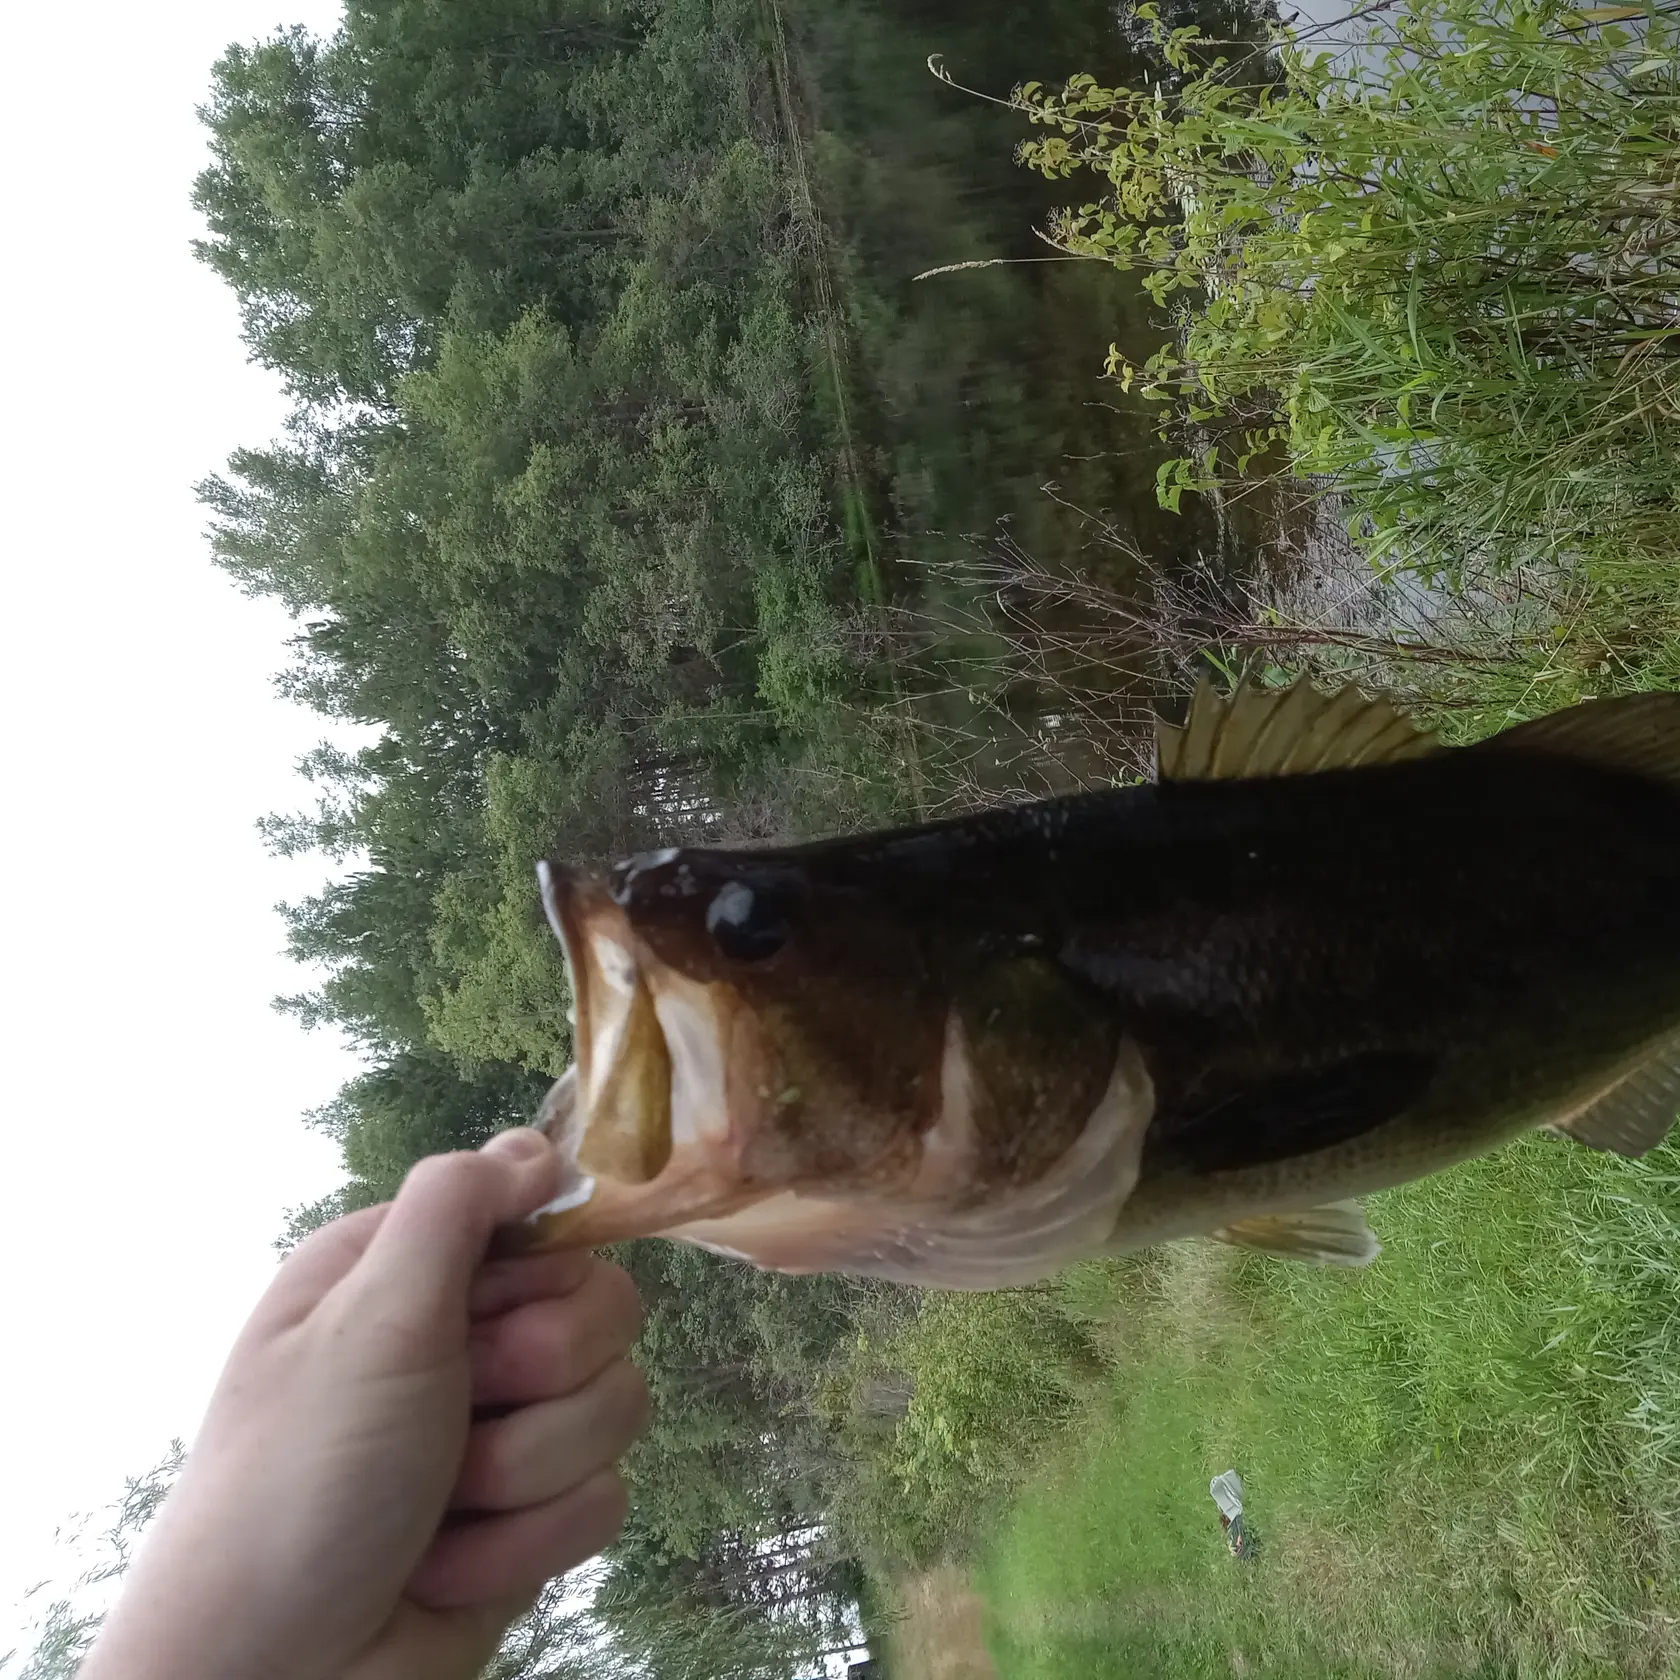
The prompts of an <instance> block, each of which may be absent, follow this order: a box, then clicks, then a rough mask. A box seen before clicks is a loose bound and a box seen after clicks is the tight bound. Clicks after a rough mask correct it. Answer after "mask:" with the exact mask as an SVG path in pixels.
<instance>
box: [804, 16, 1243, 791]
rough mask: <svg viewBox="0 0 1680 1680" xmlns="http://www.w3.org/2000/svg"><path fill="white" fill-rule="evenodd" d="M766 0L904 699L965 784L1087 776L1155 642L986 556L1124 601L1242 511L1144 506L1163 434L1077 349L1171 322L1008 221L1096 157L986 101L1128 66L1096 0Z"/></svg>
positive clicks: (849, 443)
mask: <svg viewBox="0 0 1680 1680" xmlns="http://www.w3.org/2000/svg"><path fill="white" fill-rule="evenodd" d="M784 7H785V8H786V9H785V10H784V12H783V17H784V19H785V29H786V39H787V42H788V60H789V65H790V72H791V74H790V95H789V97H790V103H792V104H793V105H794V106H796V107H797V109H796V111H795V113H794V117H795V120H796V121H797V124H798V127H799V129H800V131H801V134H802V138H803V146H804V155H805V168H806V173H807V176H808V179H809V182H810V189H811V193H812V197H813V199H814V201H815V206H816V210H817V212H818V215H819V218H820V223H821V227H822V243H823V246H824V266H825V268H826V272H827V279H826V281H825V282H823V284H824V286H825V287H826V290H827V295H826V296H825V297H819V298H817V299H814V300H813V304H814V306H816V307H819V308H820V307H822V306H824V305H828V306H830V307H831V308H832V311H833V317H834V320H835V329H834V334H833V338H834V342H833V343H832V344H831V345H829V346H828V359H829V360H830V363H831V366H830V369H829V373H830V378H829V380H828V381H827V384H828V386H829V397H828V401H829V402H830V403H831V404H832V407H833V410H834V412H833V413H832V414H831V415H830V416H829V418H830V421H831V423H832V424H833V426H834V429H835V431H836V433H837V437H838V442H839V454H840V456H841V458H842V466H841V480H842V481H841V483H840V484H839V485H838V487H837V489H838V499H839V500H840V502H841V505H842V506H843V507H844V508H845V510H846V519H847V533H848V542H849V546H850V549H851V552H852V556H853V559H854V562H855V564H856V565H857V567H858V574H859V580H860V583H861V584H862V586H863V588H864V589H865V591H866V592H869V591H878V592H879V593H880V594H881V595H882V596H884V597H885V598H886V600H887V601H888V602H889V603H890V605H891V607H892V608H893V609H895V610H894V612H892V613H890V614H888V615H887V616H888V622H889V624H890V625H891V626H893V627H895V628H896V629H897V630H898V632H899V640H898V643H897V644H896V645H897V646H898V647H899V648H900V650H901V651H902V650H904V649H910V650H911V657H909V658H908V659H907V660H905V661H904V662H903V666H904V668H909V669H911V672H912V674H911V675H910V677H909V679H908V680H909V682H910V684H911V686H912V687H913V688H914V690H915V693H916V697H917V699H916V703H917V707H918V712H919V715H920V717H921V719H922V721H923V722H924V724H925V725H926V726H927V728H928V730H929V731H931V737H930V738H933V739H937V740H949V741H956V742H960V743H962V747H961V754H960V756H961V758H962V761H963V769H962V772H961V776H960V777H959V779H960V780H966V781H967V782H968V783H970V784H972V787H973V790H974V791H976V792H979V793H986V792H995V791H999V790H1002V789H1004V788H1016V787H1021V786H1028V787H1034V788H1036V789H1039V790H1043V789H1048V788H1056V787H1065V786H1072V785H1081V784H1086V783H1089V782H1091V781H1093V780H1106V779H1111V778H1112V775H1113V774H1114V772H1115V770H1116V768H1117V765H1118V764H1119V763H1120V762H1121V761H1123V760H1124V758H1125V748H1124V740H1123V738H1124V737H1125V736H1126V735H1127V734H1128V732H1129V733H1130V735H1131V737H1132V738H1133V739H1134V740H1135V739H1136V738H1138V737H1139V736H1140V733H1141V724H1142V719H1143V718H1144V716H1145V714H1146V711H1147V708H1148V705H1149V703H1150V701H1151V700H1152V699H1153V698H1154V696H1155V693H1156V691H1157V690H1158V688H1159V678H1160V671H1159V668H1158V665H1159V662H1158V661H1155V662H1153V663H1152V661H1151V659H1150V657H1149V656H1148V651H1147V650H1146V649H1143V648H1141V647H1140V645H1139V639H1138V637H1137V636H1136V635H1135V634H1127V633H1126V632H1125V631H1124V629H1123V626H1122V625H1121V624H1120V623H1119V622H1118V621H1117V620H1116V618H1115V617H1114V616H1113V615H1112V614H1111V613H1109V612H1108V611H1107V609H1106V607H1105V608H1103V609H1102V610H1098V611H1096V612H1093V610H1092V601H1093V595H1092V592H1091V591H1090V590H1084V591H1080V592H1077V593H1078V595H1079V598H1078V599H1070V598H1063V599H1060V600H1047V599H1046V598H1045V593H1044V591H1043V589H1042V588H1041V587H1034V586H1032V585H1031V584H1030V583H1029V584H1028V585H1027V586H1025V587H1023V585H1022V583H1021V582H1020V580H1019V577H1018V576H1012V575H1011V574H1020V573H1023V572H1024V573H1025V574H1026V576H1027V577H1028V578H1029V579H1031V578H1034V577H1043V578H1052V579H1054V578H1061V579H1070V580H1083V581H1084V582H1085V583H1086V584H1089V585H1094V586H1095V587H1096V590H1097V591H1098V592H1101V593H1102V594H1103V595H1105V596H1109V595H1111V596H1113V597H1114V598H1115V599H1116V600H1117V601H1118V602H1120V603H1122V604H1123V603H1127V602H1130V603H1133V604H1135V605H1137V606H1139V607H1140V608H1142V609H1143V610H1144V611H1145V612H1146V613H1147V611H1148V610H1149V602H1150V600H1151V599H1152V597H1153V594H1154V591H1155V586H1156V580H1157V579H1158V578H1159V577H1162V576H1166V577H1173V576H1181V575H1183V574H1184V573H1185V572H1186V571H1187V570H1189V569H1192V568H1197V567H1202V568H1206V569H1207V570H1208V571H1209V572H1210V573H1214V574H1219V575H1224V574H1226V573H1229V572H1230V571H1231V570H1232V569H1233V568H1236V567H1240V566H1241V564H1242V562H1243V553H1244V542H1245V538H1244V534H1243V532H1242V531H1240V530H1233V528H1232V526H1231V522H1230V521H1229V520H1228V519H1227V518H1224V517H1222V514H1221V511H1220V509H1219V508H1218V507H1217V506H1214V505H1210V503H1209V502H1207V501H1205V500H1201V499H1198V498H1193V497H1192V498H1186V500H1185V503H1184V511H1183V512H1182V513H1180V514H1173V513H1171V512H1168V511H1167V510H1165V509H1163V508H1162V507H1161V506H1160V505H1159V503H1158V501H1157V499H1156V494H1155V482H1156V470H1157V468H1158V466H1159V464H1160V463H1161V461H1162V460H1164V459H1165V458H1167V457H1168V456H1170V455H1172V454H1176V453H1177V452H1178V451H1177V450H1175V449H1173V448H1170V447H1169V446H1168V445H1166V444H1163V443H1162V442H1160V441H1159V440H1158V439H1157V437H1156V435H1155V425H1156V420H1155V414H1154V412H1153V410H1152V408H1151V406H1150V405H1148V404H1145V403H1143V402H1141V401H1139V400H1137V399H1135V398H1132V397H1129V396H1127V395H1126V394H1125V393H1124V392H1122V391H1121V390H1120V388H1119V386H1118V384H1117V383H1116V382H1114V381H1113V380H1110V379H1106V378H1105V377H1104V376H1103V367H1104V363H1105V360H1106V358H1107V356H1108V353H1109V350H1110V347H1111V346H1112V345H1116V344H1117V345H1119V346H1120V347H1121V348H1122V349H1123V350H1124V351H1125V353H1126V354H1127V356H1128V357H1129V358H1130V359H1132V360H1134V361H1142V360H1143V359H1144V358H1145V357H1147V356H1148V355H1149V353H1150V352H1151V351H1152V350H1154V349H1155V348H1157V347H1158V346H1159V345H1161V344H1162V343H1164V342H1166V341H1167V340H1168V338H1169V337H1170V336H1171V323H1170V321H1169V320H1168V319H1167V318H1166V317H1165V315H1164V312H1163V311H1161V310H1160V309H1159V308H1158V307H1157V306H1156V305H1155V304H1154V303H1153V302H1152V301H1151V300H1150V299H1149V297H1148V296H1147V294H1146V293H1144V291H1143V290H1142V288H1141V286H1140V285H1139V284H1138V276H1137V275H1135V274H1127V273H1122V272H1120V271H1119V270H1117V269H1115V268H1113V267H1111V266H1110V265H1108V264H1106V263H1100V262H1085V261H1070V260H1065V259H1061V260H1055V259H1056V258H1057V253H1055V252H1054V251H1053V250H1052V249H1051V248H1050V247H1049V246H1048V245H1047V244H1046V243H1045V242H1044V241H1043V240H1042V239H1040V238H1039V237H1037V235H1036V233H1035V229H1037V228H1042V227H1044V226H1045V225H1046V224H1047V222H1048V220H1049V218H1050V215H1051V213H1052V211H1053V210H1054V208H1055V207H1056V206H1057V205H1059V204H1074V205H1077V204H1079V203H1082V202H1085V201H1088V200H1089V199H1090V198H1092V197H1094V196H1095V195H1096V190H1097V185H1098V183H1097V182H1095V181H1094V179H1093V178H1091V177H1089V176H1082V177H1076V178H1075V179H1074V180H1072V181H1070V182H1049V181H1046V180H1045V179H1044V178H1043V177H1042V176H1039V175H1037V174H1034V173H1032V172H1031V171H1029V170H1027V169H1025V168H1024V167H1022V166H1021V165H1019V164H1018V163H1016V162H1015V161H1014V153H1015V150H1016V148H1017V146H1018V145H1019V144H1020V143H1021V141H1023V140H1024V139H1028V138H1031V137H1032V136H1033V135H1034V133H1035V132H1037V131H1035V130H1034V129H1033V128H1032V127H1031V125H1029V124H1028V123H1027V122H1026V120H1025V119H1024V118H1023V117H1022V116H1020V114H1019V113H1017V112H1014V111H1012V110H1009V109H1007V108H1006V107H1005V106H1003V105H1000V104H998V103H995V102H993V101H996V100H1000V99H1006V98H1007V96H1008V94H1009V92H1010V89H1011V88H1012V87H1013V86H1014V85H1015V84H1017V83H1019V82H1022V81H1026V80H1029V79H1030V80H1037V81H1040V82H1043V83H1046V84H1048V85H1057V84H1059V83H1061V82H1062V81H1065V80H1066V79H1067V77H1069V76H1070V75H1072V74H1074V73H1076V72H1079V71H1086V72H1089V73H1090V74H1092V75H1094V76H1096V77H1097V79H1098V80H1099V81H1101V82H1104V83H1107V84H1110V85H1112V84H1115V83H1127V82H1130V83H1136V82H1137V81H1138V80H1139V79H1140V76H1141V72H1142V71H1143V69H1144V68H1145V66H1144V65H1143V64H1142V63H1141V62H1140V60H1139V58H1138V56H1137V52H1136V51H1135V49H1134V47H1133V45H1132V44H1131V43H1130V42H1129V41H1128V40H1127V38H1126V36H1125V35H1124V34H1123V33H1122V30H1121V28H1120V25H1119V22H1118V16H1117V13H1116V10H1115V8H1114V6H1113V4H1112V0H1059V3H1056V0H1052V3H1050V4H1039V5H1023V4H1019V3H1017V0H966V3H963V0H957V3H954V0H919V3H918V0H911V3H905V0H892V3H882V4H877V3H875V0H784ZM1212 26H1213V27H1214V28H1215V29H1218V28H1220V27H1221V25H1220V23H1219V22H1217V21H1215V22H1213V24H1212ZM1204 27H1206V25H1204ZM1223 27H1224V28H1225V29H1229V28H1230V27H1231V24H1230V23H1229V21H1226V22H1224V24H1223ZM931 54H938V55H939V56H940V59H941V61H942V63H943V65H944V66H945V68H946V70H947V72H948V74H949V76H950V77H951V79H952V80H953V81H954V82H956V83H958V84H961V86H951V85H947V84H946V83H945V82H942V81H940V80H939V79H937V78H936V77H935V76H934V75H933V74H931V73H930V72H929V69H928V67H927V60H928V58H929V56H930V55H931ZM965 89H967V90H972V91H964V90H965ZM982 96H986V97H982ZM1047 258H1048V259H1053V260H1048V261H1047V260H1045V259H1047ZM995 259H1004V260H1003V261H1002V262H1001V263H998V262H995ZM981 262H992V263H993V264H994V265H993V266H986V267H974V268H965V269H959V270H955V271H952V272H944V273H937V274H931V275H930V274H928V271H929V270H935V269H947V270H949V269H950V268H951V265H953V264H958V263H981ZM918 276H925V277H924V278H918ZM824 383H825V381H824V380H823V379H822V378H821V377H819V379H818V384H819V386H821V385H823V384H824ZM1117 736H1118V737H1120V738H1122V739H1121V744H1120V750H1119V752H1118V755H1117V753H1116V737H1117Z"/></svg>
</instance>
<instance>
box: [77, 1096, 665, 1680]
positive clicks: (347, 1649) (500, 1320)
mask: <svg viewBox="0 0 1680 1680" xmlns="http://www.w3.org/2000/svg"><path fill="white" fill-rule="evenodd" d="M559 1172H560V1166H559V1161H558V1157H557V1156H556V1154H555V1151H554V1149H553V1147H552V1146H551V1145H550V1144H549V1143H548V1142H547V1140H546V1139H544V1138H542V1137H541V1136H540V1135H539V1134H537V1133H535V1132H532V1131H527V1130H523V1129H521V1130H519V1131H514V1132H505V1133H502V1134H501V1135H499V1136H498V1137H496V1138H494V1139H493V1140H492V1141H491V1142H490V1143H488V1144H486V1145H485V1147H484V1148H483V1149H482V1150H480V1151H478V1152H477V1153H476V1154H470V1153H460V1154H452V1155H439V1156H433V1157H431V1158H430V1159H428V1160H425V1161H422V1162H420V1164H419V1165H418V1166H416V1167H415V1168H414V1170H413V1171H412V1172H411V1173H410V1174H409V1175H408V1178H407V1180H406V1181H405V1182H404V1184H403V1186H402V1189H401V1190H400V1191H399V1192H398V1194H397V1196H396V1199H395V1200H394V1201H392V1202H390V1203H388V1204H386V1205H384V1206H382V1207H377V1208H368V1209H366V1210H365V1211H363V1212H361V1213H355V1214H351V1215H349V1216H347V1217H346V1218H344V1219H340V1220H336V1221H334V1222H333V1223H332V1224H331V1225H327V1226H324V1227H323V1228H322V1229H321V1230H319V1231H317V1232H315V1233H314V1235H312V1236H311V1237H309V1238H308V1239H307V1240H306V1241H305V1242H303V1243H301V1244H300V1245H299V1246H298V1248H297V1249H296V1250H295V1251H294V1252H293V1253H292V1254H291V1255H290V1256H289V1257H288V1258H287V1260H286V1261H285V1262H284V1264H283V1265H282V1266H281V1267H280V1270H279V1272H278V1274H277V1275H276V1277H275V1279H274V1282H273V1284H272V1285H271V1286H270V1288H269V1289H268V1291H267V1293H266V1294H265V1295H264V1296H263V1298H262V1300H261V1301H260V1302H259V1303H258V1305H257V1307H256V1309H255V1311H254V1312H253V1313H252V1315H251V1318H250V1320H249V1321H248V1322H247V1324H246V1326H245V1329H244V1331H243V1332H242V1333H241V1335H240V1337H239V1339H238V1341H237V1342H236V1343H235V1345H234V1348H233V1351H232V1353H231V1354H230V1355H229V1358H228V1362H227V1365H226V1367H225V1368H224V1370H223V1372H222V1376H221V1380H220V1382H219V1383H218V1385H217V1388H216V1391H215V1394H214V1395H213V1397H212V1399H211V1402H210V1406H209V1409H208V1411H207V1412H206V1414H205V1418H204V1423H203V1426H202V1428H201V1430H200V1433H199V1437H198V1439H197V1441H196V1442H195V1443H194V1445H193V1449H192V1451H191V1453H190V1454H189V1455H188V1458H187V1462H186V1466H185V1468H184V1469H183V1471H182V1473H181V1477H180V1480H179V1482H178V1483H177V1484H176V1486H175V1488H174V1489H173V1491H172V1492H171V1493H170V1495H169V1497H168V1499H167V1500H166V1501H165V1502H164V1506H163V1509H162V1510H161V1512H160V1513H159V1515H158V1517H157V1520H156V1522H155V1523H154V1525H153V1528H152V1530H151V1532H150V1533H149V1534H148V1535H147V1537H146V1540H145V1542H144V1543H143V1545H142V1547H141V1549H140V1553H139V1556H138V1557H137V1558H136V1561H135V1564H134V1567H133V1569H132V1570H131V1571H130V1574H129V1578H128V1580H127V1582H126V1584H125V1587H124V1590H123V1593H122V1597H121V1599H120V1600H119V1602H118V1604H117V1605H116V1607H115V1608H114V1609H113V1611H112V1613H111V1615H110V1616H109V1617H108V1618H107V1621H106V1624H105V1627H104V1629H103V1630H102V1631H101V1634H100V1637H99V1639H98V1640H97V1642H96V1643H95V1646H94V1649H93V1651H92V1652H91V1654H90V1655H89V1657H88V1658H87V1660H86V1662H85V1663H84V1665H83V1667H82V1669H81V1680H117V1677H119V1676H120V1677H121V1680H163V1677H164V1676H168V1677H169V1680H199V1677H201V1676H202V1677H204V1680H210V1677H212V1676H213V1677H214V1680H467V1677H470V1676H471V1675H474V1674H476V1673H477V1672H478V1670H479V1669H480V1668H481V1667H482V1666H483V1664H484V1663H485V1662H486V1661H487V1660H488V1659H489V1657H490V1656H491V1654H492V1653H493V1652H494V1651H495V1648H496V1645H497V1643H498V1642H499V1640H500V1638H501V1635H502V1633H503V1631H504V1630H505V1629H506V1628H507V1626H508V1624H509V1623H510V1622H512V1621H513V1620H514V1619H515V1618H516V1617H517V1616H519V1615H520V1614H522V1613H523V1612H524V1611H525V1610H526V1609H527V1608H528V1607H529V1606H530V1604H531V1603H532V1602H533V1601H534V1599H535V1597H536V1595H537V1593H538V1592H539V1591H540V1590H541V1587H542V1585H543V1583H544V1582H545V1581H547V1580H549V1579H550V1578H551V1577H553V1576H555V1575H557V1574H560V1573H562V1572H563V1571H565V1570H567V1569H569V1568H571V1567H572V1566H573V1565H575V1564H578V1563H581V1562H583V1561H584V1560H585V1559H586V1558H588V1557H591V1556H593V1555H594V1554H595V1553H596V1552H598V1551H599V1550H600V1549H601V1548H602V1547H603V1546H604V1545H606V1544H607V1543H608V1542H609V1541H610V1540H611V1539H612V1538H613V1536H614V1535H615V1534H616V1533H617V1532H618V1529H619V1526H620V1524H621V1523H622V1522H623V1520H624V1508H625V1496H624V1491H623V1487H622V1484H621V1483H620V1481H619V1479H618V1476H617V1473H616V1471H615V1470H614V1468H613V1465H614V1463H615V1462H616V1460H617V1459H618V1458H619V1456H620V1455H621V1454H622V1453H623V1452H624V1451H625V1449H626V1448H627V1447H629V1445H630V1444H631V1442H632V1441H633V1440H634V1439H635V1438H636V1436H637V1435H639V1434H640V1433H641V1431H642V1429H643V1427H644V1426H645V1424H646V1422H647V1406H648V1402H647V1391H646V1388H645V1386H644V1385H643V1382H642V1379H641V1375H640V1373H639V1372H638V1371H637V1370H636V1368H635V1367H634V1366H633V1365H632V1364H630V1362H629V1360H628V1359H627V1358H626V1355H627V1353H628V1351H629V1348H630V1344H631V1342H632V1341H633V1340H634V1338H635V1335H636V1331H637V1327H638V1318H639V1311H638V1307H637V1302H636V1294H635V1289H634V1287H633V1285H632V1284H631V1282H630V1280H629V1278H628V1277H627V1276H626V1275H625V1273H623V1272H622V1271H620V1270H619V1269H618V1268H617V1267H616V1266H611V1265H608V1264H607V1263H605V1262H604V1261H601V1260H598V1259H595V1258H593V1257H592V1256H589V1255H586V1254H580V1253H565V1252H561V1253H548V1254H536V1255H531V1256H527V1257H521V1258H517V1259H508V1260H494V1261H488V1262H486V1261H485V1260H484V1255H485V1250H486V1248H487V1246H488V1243H489V1240H490V1235H491V1232H492V1231H493V1230H494V1229H495V1228H496V1227H497V1226H498V1225H501V1224H504V1223H506V1222H507V1221H509V1220H514V1219H519V1218H523V1217H524V1215H526V1214H527V1213H529V1212H531V1210H532V1209H533V1208H536V1207H538V1206H540V1205H541V1204H542V1203H543V1202H545V1201H547V1200H549V1199H550V1198H552V1197H553V1196H554V1195H555V1193H556V1191H557V1190H558V1188H559V1184H558V1179H559Z"/></svg>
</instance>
